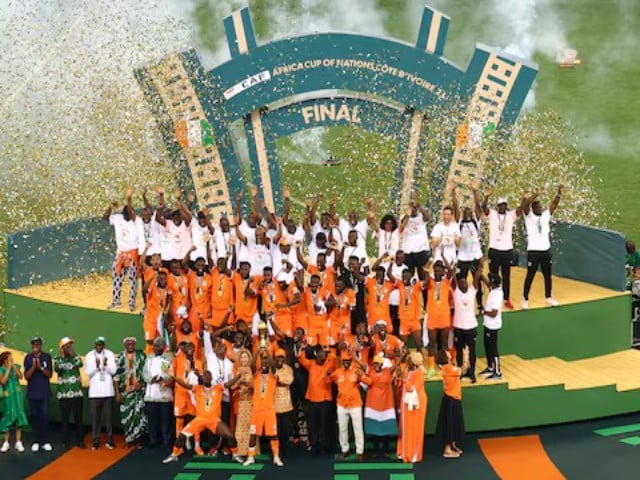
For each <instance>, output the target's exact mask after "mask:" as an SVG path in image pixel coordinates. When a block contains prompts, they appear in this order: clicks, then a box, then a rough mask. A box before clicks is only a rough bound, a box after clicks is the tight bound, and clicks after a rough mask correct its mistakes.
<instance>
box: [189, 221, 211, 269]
mask: <svg viewBox="0 0 640 480" xmlns="http://www.w3.org/2000/svg"><path fill="white" fill-rule="evenodd" d="M210 239H211V232H210V231H209V228H208V227H207V226H206V225H205V226H204V227H201V226H200V224H199V223H198V221H197V220H196V219H195V218H194V219H193V220H192V221H191V241H192V242H193V246H194V247H196V249H195V250H194V251H193V252H191V254H190V258H191V260H193V261H195V259H196V258H198V257H202V258H204V259H206V258H207V242H209V240H210ZM211 256H212V257H213V260H214V261H215V259H216V255H215V251H211Z"/></svg>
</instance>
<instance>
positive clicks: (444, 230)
mask: <svg viewBox="0 0 640 480" xmlns="http://www.w3.org/2000/svg"><path fill="white" fill-rule="evenodd" d="M459 245H460V227H459V226H458V224H457V223H456V222H455V220H454V217H453V208H451V207H450V206H448V205H447V206H446V207H444V208H443V209H442V221H441V222H440V223H436V225H435V226H434V227H433V230H431V248H432V250H433V252H434V259H435V261H438V260H442V259H443V257H444V258H446V259H447V263H449V265H455V263H456V259H457V256H456V251H457V249H458V246H459Z"/></svg>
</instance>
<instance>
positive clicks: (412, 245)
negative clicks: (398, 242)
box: [402, 213, 431, 253]
mask: <svg viewBox="0 0 640 480" xmlns="http://www.w3.org/2000/svg"><path fill="white" fill-rule="evenodd" d="M402 250H404V253H419V252H428V251H429V250H431V248H430V247H429V234H428V233H427V224H426V223H425V221H424V220H423V219H422V214H421V213H418V214H417V215H416V216H415V217H409V220H408V221H407V225H406V226H405V229H404V232H402Z"/></svg>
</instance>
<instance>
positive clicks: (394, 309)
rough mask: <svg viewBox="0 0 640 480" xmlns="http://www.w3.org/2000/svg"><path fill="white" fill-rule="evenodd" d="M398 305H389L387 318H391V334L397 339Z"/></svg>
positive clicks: (398, 324) (398, 328) (398, 326)
mask: <svg viewBox="0 0 640 480" xmlns="http://www.w3.org/2000/svg"><path fill="white" fill-rule="evenodd" d="M398 308H399V306H398V305H389V316H390V317H391V325H392V326H393V334H394V335H395V336H396V337H397V336H399V334H398V332H399V331H400V317H398Z"/></svg>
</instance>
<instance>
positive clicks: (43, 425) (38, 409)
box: [29, 397, 49, 444]
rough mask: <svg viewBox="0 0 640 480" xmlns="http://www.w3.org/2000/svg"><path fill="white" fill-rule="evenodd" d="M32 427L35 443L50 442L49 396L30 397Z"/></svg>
mask: <svg viewBox="0 0 640 480" xmlns="http://www.w3.org/2000/svg"><path fill="white" fill-rule="evenodd" d="M29 413H30V414H31V428H32V430H33V442H34V443H39V444H43V443H49V397H47V398H41V399H38V400H32V399H29Z"/></svg>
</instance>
